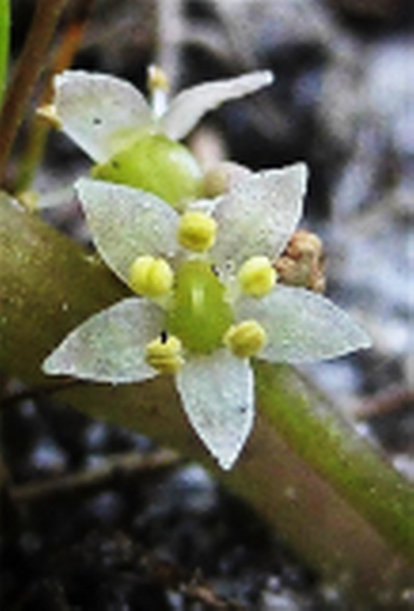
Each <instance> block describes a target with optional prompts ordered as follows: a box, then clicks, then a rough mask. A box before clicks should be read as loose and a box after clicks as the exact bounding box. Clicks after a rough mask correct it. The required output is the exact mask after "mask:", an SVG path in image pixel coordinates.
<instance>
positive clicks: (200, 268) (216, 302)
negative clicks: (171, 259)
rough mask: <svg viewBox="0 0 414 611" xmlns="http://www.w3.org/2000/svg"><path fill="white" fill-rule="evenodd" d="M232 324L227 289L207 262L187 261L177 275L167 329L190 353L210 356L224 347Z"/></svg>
mask: <svg viewBox="0 0 414 611" xmlns="http://www.w3.org/2000/svg"><path fill="white" fill-rule="evenodd" d="M232 322H233V313H232V310H231V307H230V305H229V304H228V303H227V301H226V300H225V297H224V286H223V285H222V283H221V282H220V280H219V279H218V278H217V276H216V275H215V274H214V272H213V271H212V269H211V266H210V265H209V264H208V263H206V262H205V261H186V262H184V263H182V264H181V266H180V267H179V268H178V270H177V273H176V286H175V291H174V299H173V304H172V307H171V309H170V310H169V312H168V315H167V329H168V331H169V332H170V333H172V334H174V335H176V336H177V337H179V338H180V340H181V341H182V342H183V344H184V346H185V347H186V348H187V350H189V351H190V352H194V353H198V354H208V353H210V352H213V351H214V350H217V348H219V347H220V346H221V345H222V344H223V336H224V334H225V332H226V331H227V329H228V328H229V326H230V325H231V324H232Z"/></svg>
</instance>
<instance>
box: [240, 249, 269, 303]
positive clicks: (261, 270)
mask: <svg viewBox="0 0 414 611" xmlns="http://www.w3.org/2000/svg"><path fill="white" fill-rule="evenodd" d="M276 277H277V274H276V270H275V269H274V267H273V266H272V264H271V262H270V260H269V259H268V258H267V257H251V258H250V259H248V260H247V261H246V262H245V263H243V265H242V266H241V268H240V270H239V273H238V280H239V283H240V286H241V289H242V291H243V293H245V294H246V295H250V297H264V295H267V294H268V293H270V291H271V290H272V289H273V287H274V286H275V283H276Z"/></svg>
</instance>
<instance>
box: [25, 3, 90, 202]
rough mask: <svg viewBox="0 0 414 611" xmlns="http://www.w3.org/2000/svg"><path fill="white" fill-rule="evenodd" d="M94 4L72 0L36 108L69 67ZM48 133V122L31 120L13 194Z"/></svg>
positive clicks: (33, 166) (31, 171)
mask: <svg viewBox="0 0 414 611" xmlns="http://www.w3.org/2000/svg"><path fill="white" fill-rule="evenodd" d="M94 1H95V0H72V3H71V5H70V7H69V8H70V11H68V12H67V18H66V19H65V24H64V29H63V32H62V35H61V37H60V41H59V45H58V47H57V50H56V53H55V54H54V57H53V58H52V59H51V61H50V62H49V64H50V65H49V66H48V69H47V71H46V75H45V78H44V85H43V88H42V89H43V90H42V92H41V94H40V95H39V102H38V104H39V106H43V105H46V104H50V103H51V102H52V96H53V77H54V75H55V74H57V73H59V72H62V71H63V70H66V69H67V68H68V67H69V66H70V65H71V64H72V61H73V58H74V56H75V54H76V51H77V50H78V48H79V45H80V43H81V41H82V38H83V35H84V33H85V29H86V26H87V23H88V19H89V17H90V14H91V12H92V9H93V5H94ZM49 131H50V125H49V123H48V122H46V121H45V120H44V119H42V118H40V117H36V116H35V117H33V120H32V121H31V124H30V126H29V130H28V135H27V137H26V141H25V143H24V146H23V151H22V154H21V156H20V159H19V167H18V171H17V175H16V177H15V179H14V181H13V183H14V184H13V190H14V192H15V193H21V192H23V191H26V190H27V189H29V188H30V185H31V183H32V181H33V178H34V176H35V173H36V170H37V168H38V167H39V164H40V163H41V160H42V158H43V154H44V149H45V145H46V142H47V137H48V134H49Z"/></svg>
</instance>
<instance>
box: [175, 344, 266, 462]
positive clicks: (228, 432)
mask: <svg viewBox="0 0 414 611" xmlns="http://www.w3.org/2000/svg"><path fill="white" fill-rule="evenodd" d="M177 387H178V390H179V393H180V395H181V399H182V402H183V406H184V409H185V411H186V413H187V416H188V418H189V420H190V422H191V424H192V426H193V427H194V429H195V431H196V432H197V434H198V435H199V437H200V438H201V440H202V441H203V442H204V443H205V445H206V446H207V448H208V449H209V451H210V452H211V453H212V455H213V456H214V457H215V458H216V459H217V460H218V462H219V464H220V466H221V467H222V468H223V469H231V467H232V466H233V464H234V462H235V461H236V459H237V457H238V456H239V454H240V452H241V450H242V448H243V446H244V444H245V442H246V439H247V437H248V435H249V433H250V431H251V428H252V425H253V418H254V378H253V371H252V369H251V368H250V365H249V362H248V361H247V360H241V359H237V358H236V357H234V356H233V355H232V354H230V352H228V351H227V350H224V349H223V350H219V351H217V352H215V353H214V354H213V355H211V356H191V358H190V359H189V361H188V362H186V363H185V365H184V367H183V368H182V370H181V371H179V372H178V374H177Z"/></svg>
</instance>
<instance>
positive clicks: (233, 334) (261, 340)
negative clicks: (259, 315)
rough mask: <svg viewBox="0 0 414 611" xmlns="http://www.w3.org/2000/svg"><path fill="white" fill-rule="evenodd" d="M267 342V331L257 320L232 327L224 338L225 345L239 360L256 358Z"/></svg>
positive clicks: (245, 321) (246, 321)
mask: <svg viewBox="0 0 414 611" xmlns="http://www.w3.org/2000/svg"><path fill="white" fill-rule="evenodd" d="M266 341H267V336H266V331H265V330H264V329H263V327H262V325H260V324H259V323H258V322H257V321H256V320H244V321H243V322H241V323H239V324H237V325H232V326H231V327H230V328H229V329H228V331H227V332H226V334H225V336H224V343H225V344H226V345H227V346H228V347H229V348H230V350H231V351H232V352H233V354H234V355H235V356H238V357H239V358H249V357H251V356H254V355H255V354H257V353H258V352H260V350H261V349H262V348H263V347H264V345H265V344H266Z"/></svg>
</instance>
